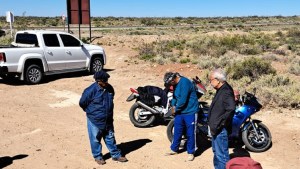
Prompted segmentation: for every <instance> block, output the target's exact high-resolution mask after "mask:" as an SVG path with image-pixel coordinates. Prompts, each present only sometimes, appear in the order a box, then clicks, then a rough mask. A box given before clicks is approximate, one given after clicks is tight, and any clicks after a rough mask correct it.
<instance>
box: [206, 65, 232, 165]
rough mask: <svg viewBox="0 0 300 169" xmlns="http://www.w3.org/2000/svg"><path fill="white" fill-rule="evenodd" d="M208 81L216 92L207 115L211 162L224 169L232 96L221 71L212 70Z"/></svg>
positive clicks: (227, 155) (226, 158)
mask: <svg viewBox="0 0 300 169" xmlns="http://www.w3.org/2000/svg"><path fill="white" fill-rule="evenodd" d="M209 81H210V84H211V85H212V87H214V88H215V89H216V90H217V92H216V94H215V96H214V98H213V100H212V103H211V105H210V109H209V114H208V125H209V128H210V133H211V135H212V149H213V153H214V159H213V161H214V166H215V168H216V169H225V166H226V163H227V161H229V151H228V133H229V132H230V129H231V122H232V118H233V115H234V110H235V101H234V94H233V90H232V88H231V86H230V85H229V84H228V83H227V82H226V73H225V72H224V71H223V70H221V69H216V70H214V71H213V72H212V73H211V74H210V76H209Z"/></svg>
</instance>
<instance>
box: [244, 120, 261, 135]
mask: <svg viewBox="0 0 300 169" xmlns="http://www.w3.org/2000/svg"><path fill="white" fill-rule="evenodd" d="M261 122H262V121H261V120H256V119H254V120H252V123H261ZM249 125H251V124H250V121H247V122H246V123H245V124H244V126H243V128H242V132H243V131H245V130H246V129H247V128H248V126H249Z"/></svg>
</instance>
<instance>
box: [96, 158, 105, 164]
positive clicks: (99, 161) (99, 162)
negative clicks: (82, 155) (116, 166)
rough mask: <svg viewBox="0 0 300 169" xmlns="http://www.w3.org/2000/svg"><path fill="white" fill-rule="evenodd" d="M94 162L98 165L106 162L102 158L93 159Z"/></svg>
mask: <svg viewBox="0 0 300 169" xmlns="http://www.w3.org/2000/svg"><path fill="white" fill-rule="evenodd" d="M95 161H96V163H98V164H99V165H104V164H106V162H105V161H104V160H103V159H100V160H99V159H95Z"/></svg>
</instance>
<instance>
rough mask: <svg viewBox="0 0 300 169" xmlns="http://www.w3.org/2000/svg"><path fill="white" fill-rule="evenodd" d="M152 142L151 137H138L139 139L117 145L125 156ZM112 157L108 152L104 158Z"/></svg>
mask: <svg viewBox="0 0 300 169" xmlns="http://www.w3.org/2000/svg"><path fill="white" fill-rule="evenodd" d="M150 142H152V140H150V139H138V140H133V141H129V142H125V143H121V144H119V145H117V146H118V148H119V149H120V150H121V152H122V155H123V156H125V155H126V154H129V153H131V152H133V151H135V150H137V149H140V148H141V147H143V146H144V145H146V144H147V143H150ZM110 157H111V156H110V154H109V153H106V154H105V155H104V156H103V159H109V158H110Z"/></svg>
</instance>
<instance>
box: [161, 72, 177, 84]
mask: <svg viewBox="0 0 300 169" xmlns="http://www.w3.org/2000/svg"><path fill="white" fill-rule="evenodd" d="M178 78H179V74H178V73H177V72H175V73H174V72H167V73H165V76H164V83H165V85H167V86H172V85H175V84H177V83H178Z"/></svg>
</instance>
